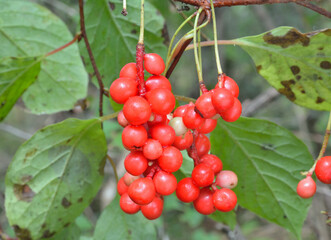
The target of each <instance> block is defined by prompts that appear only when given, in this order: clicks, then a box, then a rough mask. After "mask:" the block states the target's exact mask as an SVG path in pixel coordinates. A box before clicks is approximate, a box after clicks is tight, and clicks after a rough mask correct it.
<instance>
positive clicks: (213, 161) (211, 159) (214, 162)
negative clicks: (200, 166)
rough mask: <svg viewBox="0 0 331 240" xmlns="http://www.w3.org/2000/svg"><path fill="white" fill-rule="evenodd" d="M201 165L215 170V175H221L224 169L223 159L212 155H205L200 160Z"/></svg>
mask: <svg viewBox="0 0 331 240" xmlns="http://www.w3.org/2000/svg"><path fill="white" fill-rule="evenodd" d="M200 163H204V164H207V165H208V166H209V167H211V169H213V171H214V173H215V174H217V173H219V172H220V171H221V170H222V168H223V164H222V161H221V159H219V158H218V157H217V156H215V155H212V154H205V155H203V156H202V157H201V158H200Z"/></svg>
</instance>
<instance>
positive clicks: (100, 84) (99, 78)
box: [79, 0, 104, 117]
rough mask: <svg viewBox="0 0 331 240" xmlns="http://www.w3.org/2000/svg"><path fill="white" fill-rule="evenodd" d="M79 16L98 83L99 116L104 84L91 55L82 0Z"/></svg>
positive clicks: (101, 108) (101, 110) (101, 107)
mask: <svg viewBox="0 0 331 240" xmlns="http://www.w3.org/2000/svg"><path fill="white" fill-rule="evenodd" d="M79 16H80V31H81V33H82V36H83V38H84V42H85V45H86V49H87V52H88V55H89V57H90V60H91V64H92V66H93V70H94V73H95V76H96V77H97V80H98V85H99V116H100V117H102V116H103V94H104V85H103V82H102V77H101V75H100V72H99V70H98V67H97V65H96V63H95V58H94V56H93V53H92V49H91V46H90V43H89V40H88V38H87V34H86V29H85V19H84V3H83V0H79Z"/></svg>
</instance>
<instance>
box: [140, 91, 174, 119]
mask: <svg viewBox="0 0 331 240" xmlns="http://www.w3.org/2000/svg"><path fill="white" fill-rule="evenodd" d="M146 98H147V100H148V102H149V103H150V105H151V109H152V112H153V113H156V114H160V115H167V114H169V113H170V112H171V111H172V110H173V109H174V107H175V105H176V99H175V96H174V95H173V94H172V92H171V91H170V90H168V89H165V88H158V89H154V90H152V91H150V92H148V93H147V94H146Z"/></svg>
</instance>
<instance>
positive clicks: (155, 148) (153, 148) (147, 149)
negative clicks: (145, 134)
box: [143, 139, 163, 160]
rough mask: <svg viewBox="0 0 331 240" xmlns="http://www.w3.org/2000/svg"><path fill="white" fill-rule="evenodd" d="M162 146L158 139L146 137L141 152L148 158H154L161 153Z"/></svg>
mask: <svg viewBox="0 0 331 240" xmlns="http://www.w3.org/2000/svg"><path fill="white" fill-rule="evenodd" d="M162 152H163V148H162V145H161V143H160V142H159V141H158V140H154V139H148V140H147V141H146V143H145V145H144V147H143V154H144V156H145V157H146V158H147V159H149V160H155V159H157V158H159V157H160V156H161V155H162Z"/></svg>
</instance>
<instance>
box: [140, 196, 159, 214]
mask: <svg viewBox="0 0 331 240" xmlns="http://www.w3.org/2000/svg"><path fill="white" fill-rule="evenodd" d="M162 211H163V199H162V198H161V197H158V196H156V197H155V198H154V199H153V201H152V202H150V203H149V204H147V205H144V206H141V213H142V214H143V215H144V216H145V218H147V219H149V220H154V219H157V218H158V217H160V216H161V214H162Z"/></svg>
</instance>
